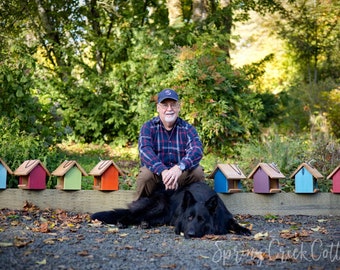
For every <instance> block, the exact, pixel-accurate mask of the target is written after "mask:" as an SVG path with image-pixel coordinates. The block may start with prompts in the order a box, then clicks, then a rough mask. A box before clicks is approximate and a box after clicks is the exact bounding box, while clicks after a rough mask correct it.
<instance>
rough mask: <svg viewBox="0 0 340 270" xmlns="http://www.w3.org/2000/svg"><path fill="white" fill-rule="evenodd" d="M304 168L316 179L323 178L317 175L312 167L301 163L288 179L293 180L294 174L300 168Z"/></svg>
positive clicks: (317, 172) (316, 171)
mask: <svg viewBox="0 0 340 270" xmlns="http://www.w3.org/2000/svg"><path fill="white" fill-rule="evenodd" d="M303 167H304V168H305V169H306V170H307V171H309V172H310V174H311V175H313V176H314V177H315V178H316V179H320V178H323V175H322V174H321V173H319V171H318V170H317V169H316V168H314V167H313V166H311V165H309V164H308V163H301V164H300V166H299V167H298V168H297V169H296V170H295V171H294V172H293V173H292V175H291V176H290V178H294V176H295V174H297V173H298V172H299V171H300V170H301V169H302V168H303Z"/></svg>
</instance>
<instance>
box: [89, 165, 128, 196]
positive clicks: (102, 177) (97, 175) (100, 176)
mask: <svg viewBox="0 0 340 270" xmlns="http://www.w3.org/2000/svg"><path fill="white" fill-rule="evenodd" d="M89 175H93V178H94V184H93V189H96V190H118V189H119V176H120V175H121V176H124V173H123V172H122V171H121V170H120V169H119V167H118V166H117V165H116V164H115V163H114V162H113V161H112V160H101V161H100V162H99V163H98V164H97V165H96V166H95V167H94V168H93V169H92V170H91V171H90V172H89Z"/></svg>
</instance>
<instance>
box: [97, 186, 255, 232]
mask: <svg viewBox="0 0 340 270" xmlns="http://www.w3.org/2000/svg"><path fill="white" fill-rule="evenodd" d="M91 218H92V219H93V220H95V219H97V220H100V221H102V222H104V223H108V224H119V225H120V226H122V227H126V226H129V225H142V226H143V227H154V226H160V225H172V226H174V227H175V233H176V234H180V233H183V234H184V237H185V238H191V237H202V236H204V235H206V234H219V235H221V234H227V233H229V232H234V233H236V234H241V235H250V234H251V232H250V231H249V230H248V229H247V228H245V227H242V226H241V225H239V224H238V223H237V222H236V220H235V219H234V218H233V216H232V214H231V213H230V212H229V211H228V209H227V208H226V207H225V205H224V203H223V201H222V200H221V199H220V198H219V197H218V195H217V193H216V192H215V191H213V190H212V189H211V188H210V187H209V186H208V185H207V184H205V183H204V182H196V183H193V184H190V185H188V186H185V187H181V188H179V189H178V190H176V191H173V190H165V189H164V185H163V186H161V187H159V188H158V189H157V190H156V191H155V192H154V193H153V194H152V195H151V196H149V197H143V198H140V199H138V200H136V201H133V202H132V203H131V204H130V205H129V208H128V209H115V210H113V211H104V212H97V213H94V214H93V215H92V216H91Z"/></svg>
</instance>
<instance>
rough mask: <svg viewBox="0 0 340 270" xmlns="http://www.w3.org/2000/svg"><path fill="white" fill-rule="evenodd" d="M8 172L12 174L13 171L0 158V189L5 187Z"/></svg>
mask: <svg viewBox="0 0 340 270" xmlns="http://www.w3.org/2000/svg"><path fill="white" fill-rule="evenodd" d="M8 174H13V172H12V170H11V169H10V168H9V167H8V166H7V164H6V163H5V162H4V161H3V160H2V159H1V158H0V189H5V188H6V183H7V175H8Z"/></svg>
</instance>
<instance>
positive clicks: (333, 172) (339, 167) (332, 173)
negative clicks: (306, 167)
mask: <svg viewBox="0 0 340 270" xmlns="http://www.w3.org/2000/svg"><path fill="white" fill-rule="evenodd" d="M339 170H340V165H339V166H338V167H336V168H335V169H334V171H332V172H331V173H330V175H328V176H327V179H331V178H332V177H333V175H334V174H335V173H336V172H337V171H339Z"/></svg>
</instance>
